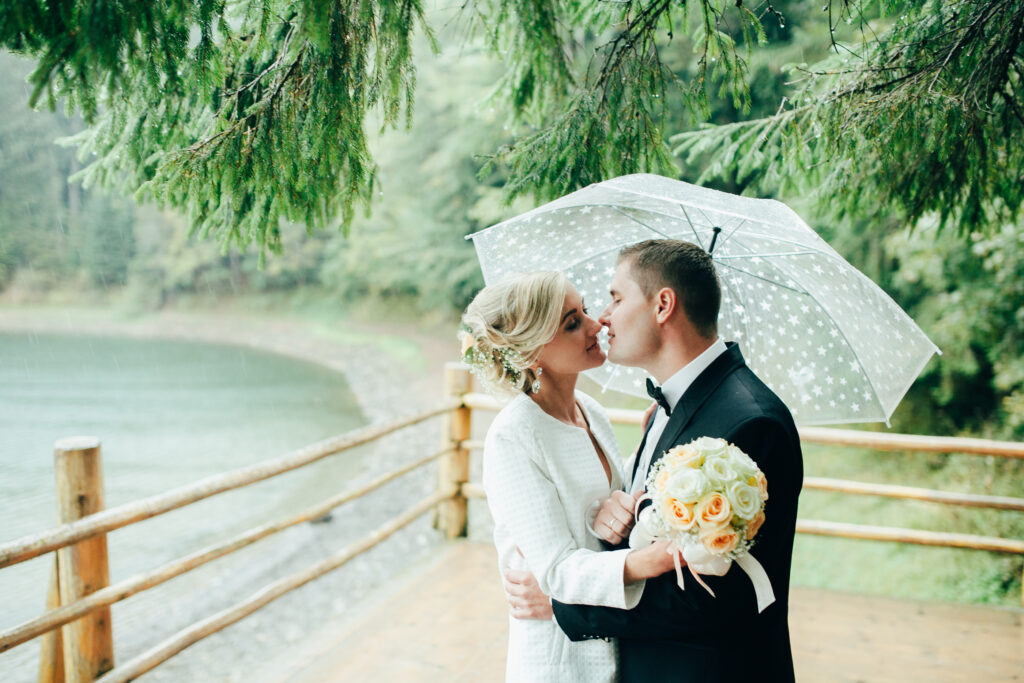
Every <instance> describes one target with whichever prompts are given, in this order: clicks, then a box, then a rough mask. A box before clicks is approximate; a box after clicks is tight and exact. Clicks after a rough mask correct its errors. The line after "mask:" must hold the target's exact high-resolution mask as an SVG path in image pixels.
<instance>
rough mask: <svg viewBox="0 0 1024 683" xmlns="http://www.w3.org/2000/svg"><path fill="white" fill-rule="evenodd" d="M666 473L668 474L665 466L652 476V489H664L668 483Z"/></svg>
mask: <svg viewBox="0 0 1024 683" xmlns="http://www.w3.org/2000/svg"><path fill="white" fill-rule="evenodd" d="M668 475H669V472H668V468H667V467H662V468H661V471H660V472H658V476H656V477H655V478H654V489H655V490H656V491H664V490H665V487H666V486H667V485H668Z"/></svg>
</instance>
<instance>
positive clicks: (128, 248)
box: [82, 194, 135, 287]
mask: <svg viewBox="0 0 1024 683" xmlns="http://www.w3.org/2000/svg"><path fill="white" fill-rule="evenodd" d="M84 213H85V219H84V221H83V223H84V225H83V226H82V227H83V228H84V240H83V245H82V266H83V267H84V268H85V271H86V273H87V274H88V276H89V279H90V281H91V282H92V283H93V285H96V286H98V287H110V286H113V285H123V284H125V283H126V282H127V281H128V266H129V264H130V263H131V259H132V255H133V252H134V249H135V236H134V234H133V232H132V224H133V216H132V205H131V204H130V203H128V202H127V201H125V200H124V199H115V198H112V197H110V196H107V195H102V194H93V195H91V196H90V197H89V199H88V201H87V202H86V206H85V209H84Z"/></svg>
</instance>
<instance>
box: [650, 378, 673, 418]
mask: <svg viewBox="0 0 1024 683" xmlns="http://www.w3.org/2000/svg"><path fill="white" fill-rule="evenodd" d="M647 395H648V396H650V397H651V398H653V399H654V400H655V401H657V402H658V405H659V406H661V407H662V408H664V409H665V415H667V416H669V417H671V416H672V406H670V405H669V404H668V399H667V398H665V394H664V392H662V390H661V387H658V386H655V385H654V382H652V381H651V378H650V377H648V378H647Z"/></svg>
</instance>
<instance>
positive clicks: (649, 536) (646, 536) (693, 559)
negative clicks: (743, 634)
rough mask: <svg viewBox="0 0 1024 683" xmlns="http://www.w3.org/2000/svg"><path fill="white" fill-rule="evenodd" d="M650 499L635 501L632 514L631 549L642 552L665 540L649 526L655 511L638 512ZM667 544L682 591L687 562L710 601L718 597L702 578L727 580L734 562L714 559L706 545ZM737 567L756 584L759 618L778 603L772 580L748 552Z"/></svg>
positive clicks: (740, 557)
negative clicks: (633, 523) (642, 548)
mask: <svg viewBox="0 0 1024 683" xmlns="http://www.w3.org/2000/svg"><path fill="white" fill-rule="evenodd" d="M649 499H650V498H649V496H648V495H647V494H646V493H645V494H644V495H643V496H641V497H640V498H639V499H638V500H637V501H636V507H635V508H634V510H633V512H634V516H635V519H636V525H635V526H634V527H633V532H632V533H631V534H630V535H629V547H630V548H639V547H642V546H645V545H649V544H651V543H654V542H655V541H658V540H662V539H661V538H660V537H659V536H658V535H657V534H655V533H654V532H653V531H652V530H651V526H652V525H651V522H650V516H651V515H653V514H654V510H653V509H652V508H650V507H647V508H644V509H643V510H641V511H639V512H637V510H638V509H639V507H640V503H641V502H643V501H644V500H649ZM638 532H639V533H638ZM666 540H670V541H672V543H671V544H669V548H668V552H669V554H670V555H672V560H673V562H674V564H675V568H676V584H678V585H679V588H680V590H686V586H685V585H684V583H683V568H682V563H683V561H685V562H686V566H687V567H688V568H689V569H690V574H691V575H692V576H693V578H694V580H695V581H696V582H697V583H699V584H700V585H702V586H704V589H705V590H706V591H707V592H708V593H710V594H711V597H715V592H714V591H713V590H711V587H710V586H708V584H707V583H705V582H704V579H702V578H701V577H700V575H701V574H710V575H712V576H725V573H726V572H728V571H729V568H730V567H731V566H732V562H733V561H732V560H730V559H728V558H726V557H722V556H721V555H715V554H714V553H711V552H709V551H708V549H707V548H705V547H704V544H703V543H700V542H699V541H697V542H687V541H685V540H680V539H678V538H669V539H666ZM736 564H738V565H739V567H740V569H742V570H743V571H744V572H746V574H747V576H749V577H750V582H751V583H752V584H754V595H755V596H756V597H757V611H758V613H759V614H760V613H761V612H763V611H764V610H765V608H766V607H768V606H769V605H771V604H772V603H773V602H775V592H774V591H773V590H772V582H771V580H769V578H768V574H767V573H766V572H765V570H764V567H762V566H761V563H760V562H758V561H757V558H755V557H754V556H753V555H751V554H750V553H749V552H747V553H743V554H742V555H740V556H739V557H737V558H736Z"/></svg>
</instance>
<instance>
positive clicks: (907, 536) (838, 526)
mask: <svg viewBox="0 0 1024 683" xmlns="http://www.w3.org/2000/svg"><path fill="white" fill-rule="evenodd" d="M849 483H855V482H849ZM462 495H464V496H465V497H466V498H486V497H487V494H486V493H485V492H484V487H483V486H480V484H475V483H471V482H468V483H465V484H463V485H462ZM796 530H797V533H801V534H815V535H818V536H842V537H845V538H861V539H866V540H873V541H896V542H899V543H916V544H918V545H933V546H945V547H948V548H973V549H975V550H991V551H994V552H1000V553H1015V554H1018V555H1021V554H1024V541H1017V540H1013V539H1005V538H993V537H989V536H974V535H971V534H952V533H945V532H941V531H920V530H917V529H900V528H896V527H884V526H865V525H861V524H846V523H843V522H823V521H819V520H809V519H806V520H800V519H798V520H797V522H796Z"/></svg>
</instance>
